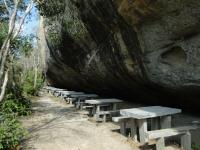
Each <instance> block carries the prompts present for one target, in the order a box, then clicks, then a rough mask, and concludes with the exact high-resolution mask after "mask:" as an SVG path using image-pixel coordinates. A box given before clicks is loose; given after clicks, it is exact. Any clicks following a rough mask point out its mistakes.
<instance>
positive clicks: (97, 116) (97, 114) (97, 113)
mask: <svg viewBox="0 0 200 150" xmlns="http://www.w3.org/2000/svg"><path fill="white" fill-rule="evenodd" d="M99 112H100V106H99V105H97V106H96V113H95V119H96V120H99Z"/></svg>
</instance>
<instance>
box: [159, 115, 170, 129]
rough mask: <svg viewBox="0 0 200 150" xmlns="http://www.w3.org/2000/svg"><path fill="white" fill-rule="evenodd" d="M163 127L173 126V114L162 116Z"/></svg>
mask: <svg viewBox="0 0 200 150" xmlns="http://www.w3.org/2000/svg"><path fill="white" fill-rule="evenodd" d="M160 124H161V129H166V128H171V126H172V125H171V124H172V117H171V116H163V117H161V118H160Z"/></svg>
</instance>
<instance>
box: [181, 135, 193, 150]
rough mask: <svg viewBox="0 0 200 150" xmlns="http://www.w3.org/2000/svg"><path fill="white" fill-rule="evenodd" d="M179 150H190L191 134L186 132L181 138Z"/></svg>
mask: <svg viewBox="0 0 200 150" xmlns="http://www.w3.org/2000/svg"><path fill="white" fill-rule="evenodd" d="M181 148H182V149H183V150H192V148H191V133H190V132H189V131H188V132H187V133H186V134H184V135H182V136H181Z"/></svg>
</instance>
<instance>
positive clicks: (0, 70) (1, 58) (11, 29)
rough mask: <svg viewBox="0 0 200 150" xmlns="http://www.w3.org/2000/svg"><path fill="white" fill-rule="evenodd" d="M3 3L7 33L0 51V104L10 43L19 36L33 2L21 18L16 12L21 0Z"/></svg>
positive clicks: (6, 71) (6, 76)
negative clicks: (6, 20) (6, 19)
mask: <svg viewBox="0 0 200 150" xmlns="http://www.w3.org/2000/svg"><path fill="white" fill-rule="evenodd" d="M3 2H4V6H5V8H6V11H7V16H8V33H7V36H6V38H5V40H4V42H3V44H2V46H1V50H0V86H1V92H0V102H1V101H2V100H3V98H4V95H5V90H6V86H7V82H8V73H9V59H11V58H12V54H11V49H10V46H11V41H12V40H14V39H16V37H17V36H18V35H19V33H20V30H21V28H22V25H23V24H24V21H25V18H26V17H27V16H28V14H29V13H30V11H31V9H32V7H33V0H30V3H29V4H28V5H27V7H26V9H25V12H24V15H23V16H22V17H18V16H17V14H18V11H19V8H20V7H21V6H22V4H23V2H22V1H21V0H13V1H11V0H10V1H9V3H8V2H7V1H6V0H3ZM16 23H19V25H18V27H17V26H16Z"/></svg>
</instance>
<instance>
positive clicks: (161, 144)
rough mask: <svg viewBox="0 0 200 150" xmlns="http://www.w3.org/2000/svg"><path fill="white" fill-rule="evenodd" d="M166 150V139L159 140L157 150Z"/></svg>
mask: <svg viewBox="0 0 200 150" xmlns="http://www.w3.org/2000/svg"><path fill="white" fill-rule="evenodd" d="M164 149H165V139H164V138H163V137H162V138H159V139H157V142H156V150H164Z"/></svg>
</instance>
